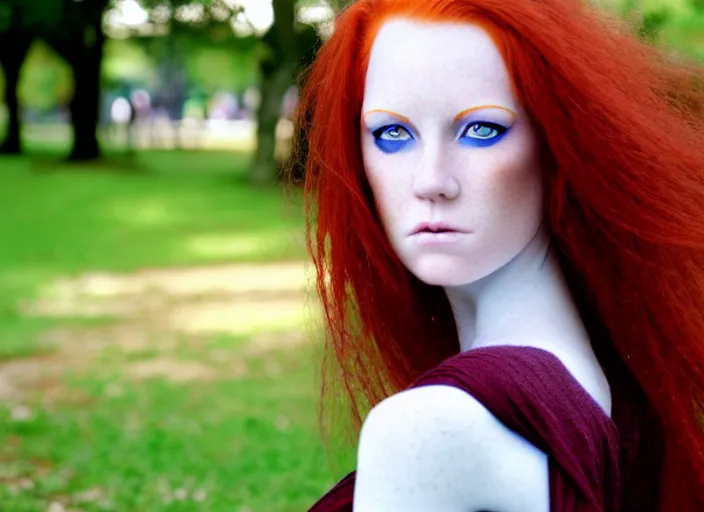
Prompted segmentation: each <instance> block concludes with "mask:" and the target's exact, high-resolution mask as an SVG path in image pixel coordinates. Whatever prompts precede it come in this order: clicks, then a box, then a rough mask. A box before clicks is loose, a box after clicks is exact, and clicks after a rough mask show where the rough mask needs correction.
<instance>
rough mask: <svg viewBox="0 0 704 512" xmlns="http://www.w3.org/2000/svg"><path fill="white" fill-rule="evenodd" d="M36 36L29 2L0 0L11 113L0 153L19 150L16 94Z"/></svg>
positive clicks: (0, 49)
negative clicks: (28, 11)
mask: <svg viewBox="0 0 704 512" xmlns="http://www.w3.org/2000/svg"><path fill="white" fill-rule="evenodd" d="M33 39H34V34H33V33H32V27H31V26H30V23H29V21H28V19H27V6H26V4H22V3H21V2H19V1H18V0H0V65H2V68H3V70H4V72H5V92H4V102H5V106H6V108H7V113H8V126H7V133H6V134H5V139H4V140H3V141H2V143H0V153H5V154H20V153H21V152H22V141H21V116H20V104H19V100H18V97H17V86H18V83H19V80H20V72H21V70H22V64H23V63H24V60H25V57H26V56H27V52H28V51H29V47H30V45H31V44H32V41H33Z"/></svg>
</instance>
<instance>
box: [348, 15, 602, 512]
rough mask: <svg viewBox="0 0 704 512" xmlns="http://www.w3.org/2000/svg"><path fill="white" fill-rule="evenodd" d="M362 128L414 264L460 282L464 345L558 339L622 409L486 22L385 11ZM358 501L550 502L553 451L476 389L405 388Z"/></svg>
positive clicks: (536, 506) (373, 424)
mask: <svg viewBox="0 0 704 512" xmlns="http://www.w3.org/2000/svg"><path fill="white" fill-rule="evenodd" d="M411 57H412V58H411ZM361 132H362V133H361V137H362V139H361V140H362V155H363V158H364V165H365V171H366V175H367V178H368V180H369V183H370V185H371V188H372V191H373V193H374V198H375V201H376V204H377V207H378V209H379V212H380V216H381V219H382V222H383V226H384V229H385V231H386V233H387V236H388V237H389V240H390V241H391V244H392V246H393V248H394V250H395V251H396V253H397V254H398V256H399V258H400V259H401V260H402V262H403V263H404V264H405V265H406V267H407V268H408V269H409V270H410V271H411V272H412V273H413V274H415V275H416V276H417V277H418V278H419V279H420V280H422V281H424V282H426V283H429V284H433V285H438V286H442V287H443V288H444V289H445V291H446V293H447V296H448V298H449V300H450V304H451V307H452V310H453V313H454V316H455V321H456V324H457V326H458V334H459V339H460V345H461V350H462V351H466V350H472V349H474V348H477V347H481V346H489V345H506V344H512V345H528V346H535V347H538V348H542V349H545V350H548V351H550V352H552V353H553V354H555V355H556V356H557V357H558V358H559V359H560V360H561V361H562V362H563V363H564V365H565V366H566V367H567V369H568V370H569V371H570V373H571V374H572V375H573V377H574V378H575V379H576V380H577V381H578V382H579V383H580V384H581V385H582V386H583V387H584V389H585V390H586V391H587V392H588V393H589V394H590V395H591V396H592V397H593V398H594V400H595V401H596V402H597V403H598V404H599V405H600V406H601V407H602V408H603V409H604V411H605V412H606V413H607V414H610V411H611V395H610V391H609V386H608V383H607V381H606V378H605V376H604V374H603V371H602V369H601V368H600V366H599V364H598V362H597V360H596V357H595V356H594V353H593V351H592V348H591V344H590V340H589V338H588V336H587V333H586V331H585V328H584V325H583V324H582V323H581V320H580V318H579V315H578V313H577V310H576V307H575V305H574V302H573V300H572V298H571V296H570V293H569V291H568V289H567V285H566V283H565V280H564V277H563V275H562V273H561V270H560V268H559V265H558V263H557V260H556V257H555V254H554V253H553V252H552V251H551V249H550V235H549V233H548V230H547V229H546V223H545V212H544V211H543V189H542V187H543V185H542V174H541V169H540V163H539V155H538V150H537V145H538V144H537V137H536V134H535V130H534V128H533V126H532V124H531V122H530V119H529V118H528V117H527V116H526V114H525V112H523V110H522V108H521V105H520V104H519V103H518V101H517V99H516V97H515V95H514V92H513V89H512V87H511V80H510V76H509V74H508V71H507V69H506V65H505V63H504V62H503V59H502V57H501V54H500V53H499V51H498V49H497V47H496V45H495V44H494V42H493V40H492V39H491V37H490V36H489V35H488V34H487V32H486V31H484V30H483V29H482V28H481V27H480V26H479V25H471V24H449V23H426V22H420V21H411V20H402V19H392V20H389V21H388V22H386V23H385V24H384V25H383V26H382V28H381V30H380V32H379V34H378V35H377V37H376V39H375V41H374V45H373V47H372V53H371V58H370V63H369V68H368V71H367V79H366V84H365V96H364V102H363V108H362V115H361ZM424 223H425V224H424ZM416 228H421V232H420V233H416ZM439 231H443V232H439ZM354 509H355V510H356V511H358V512H376V511H379V512H381V511H384V512H396V511H398V512H401V511H404V512H415V511H418V512H420V511H424V512H427V511H429V510H442V511H444V512H453V511H457V512H477V511H483V510H486V511H492V512H514V511H515V512H533V511H534V512H546V511H548V510H549V484H548V463H547V456H546V455H545V454H544V453H542V452H541V451H540V450H538V449H537V448H535V447H534V446H533V445H531V444H530V443H528V442H527V441H525V440H524V439H523V438H521V437H520V436H518V435H517V434H515V433H514V432H512V431H510V430H508V429H507V428H506V427H505V426H504V425H503V424H501V423H500V422H499V421H498V420H497V419H496V418H495V417H494V416H492V414H491V413H489V411H487V410H486V409H485V408H484V406H483V405H482V404H481V403H479V402H478V401H477V400H476V399H474V398H473V397H472V396H471V395H468V394H466V393H464V392H462V391H459V390H457V389H455V388H451V387H447V386H431V387H427V388H421V389H414V390H410V391H406V392H403V393H399V394H397V395H395V396H393V397H391V398H389V399H387V400H385V401H383V402H382V403H381V404H379V405H377V406H376V407H375V408H374V409H373V410H372V412H371V413H370V414H369V415H368V417H367V419H366V420H365V423H364V426H363V428H362V433H361V436H360V442H359V453H358V467H357V480H356V488H355V496H354Z"/></svg>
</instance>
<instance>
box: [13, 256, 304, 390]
mask: <svg viewBox="0 0 704 512" xmlns="http://www.w3.org/2000/svg"><path fill="white" fill-rule="evenodd" d="M306 289H307V287H306V272H305V267H304V264H303V263H301V262H292V263H277V264H261V265H255V264H247V265H245V264H242V265H226V266H215V267H202V268H179V269H168V270H145V271H140V272H135V273H130V274H109V273H90V274H85V275H82V276H79V277H77V278H72V279H61V280H57V281H55V282H51V283H47V286H46V287H45V289H44V290H43V291H42V293H41V295H40V298H39V300H37V301H35V302H33V303H30V304H26V305H24V306H23V307H22V312H23V313H24V314H26V315H28V316H39V317H51V318H56V319H68V318H82V319H92V320H93V321H91V322H82V325H80V326H71V327H59V328H55V329H52V330H50V331H49V332H47V333H45V337H46V339H45V341H46V342H48V343H50V344H51V345H52V346H54V347H56V351H55V352H54V353H52V354H50V355H45V356H37V357H31V358H26V359H21V360H15V361H9V362H6V363H4V364H0V400H12V401H20V400H21V399H22V397H23V396H24V394H25V393H26V392H27V391H30V390H37V389H38V388H41V389H42V390H43V392H45V394H46V396H51V391H52V389H55V388H58V387H60V386H58V383H59V382H60V380H61V375H63V374H65V373H66V372H69V371H75V370H81V369H82V368H85V367H87V366H90V365H91V364H92V362H93V361H95V360H97V358H99V357H101V355H103V354H105V353H106V351H113V352H115V351H118V352H121V353H123V354H130V353H139V352H145V351H151V352H153V353H154V354H153V355H154V356H153V357H152V358H150V359H149V360H147V361H135V362H132V363H130V365H129V367H127V368H125V371H126V373H127V374H129V375H130V376H131V377H133V378H149V377H156V376H159V377H165V378H168V379H171V380H174V381H180V382H183V381H189V380H204V379H209V378H213V376H214V372H215V370H214V368H216V367H218V366H220V367H226V368H227V369H228V373H229V375H230V376H231V375H233V374H234V375H236V374H237V372H238V371H239V372H246V369H245V370H242V361H228V360H227V358H228V357H230V356H231V354H230V353H227V352H226V351H222V350H221V351H219V352H218V350H217V349H210V350H209V352H208V353H207V354H206V357H205V361H204V360H202V358H200V357H199V358H197V359H198V360H188V358H183V357H181V358H176V357H174V351H176V349H182V348H183V347H187V348H188V347H190V348H191V349H193V350H195V351H198V350H201V349H203V347H202V344H203V343H205V340H208V339H212V338H213V337H214V336H227V337H231V338H237V339H242V340H246V341H243V345H242V349H241V353H242V354H243V355H246V354H257V353H262V352H266V351H268V350H272V349H276V348H280V347H283V346H292V345H297V344H300V343H304V342H305V340H306V335H305V326H306V323H307V321H310V320H311V316H310V315H311V311H312V308H311V307H310V300H309V297H308V296H307V294H306ZM203 350H204V349H203ZM201 351H202V350H201Z"/></svg>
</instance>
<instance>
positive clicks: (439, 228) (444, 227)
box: [411, 222, 465, 235]
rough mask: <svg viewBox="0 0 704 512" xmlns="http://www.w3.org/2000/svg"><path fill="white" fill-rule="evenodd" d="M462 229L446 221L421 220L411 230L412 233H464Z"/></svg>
mask: <svg viewBox="0 0 704 512" xmlns="http://www.w3.org/2000/svg"><path fill="white" fill-rule="evenodd" d="M464 232H465V231H462V230H461V229H459V228H457V227H455V226H452V225H450V224H446V223H444V222H421V223H420V224H418V225H417V226H416V227H414V228H413V231H411V235H418V234H421V233H438V234H439V233H464Z"/></svg>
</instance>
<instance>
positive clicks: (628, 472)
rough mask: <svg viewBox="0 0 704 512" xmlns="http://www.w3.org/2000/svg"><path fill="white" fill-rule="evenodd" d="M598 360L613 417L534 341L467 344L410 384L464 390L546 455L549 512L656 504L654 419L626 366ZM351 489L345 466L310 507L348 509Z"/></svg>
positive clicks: (634, 509)
mask: <svg viewBox="0 0 704 512" xmlns="http://www.w3.org/2000/svg"><path fill="white" fill-rule="evenodd" d="M600 361H601V363H602V366H603V367H604V371H605V373H606V375H607V377H608V378H609V383H610V386H611V393H612V398H613V405H612V416H611V418H609V416H608V415H607V414H606V413H605V412H604V411H603V410H602V409H601V407H600V406H599V405H598V404H597V403H596V402H595V401H594V399H593V398H592V397H591V395H589V394H588V393H587V391H586V390H585V389H584V388H583V387H582V386H581V385H580V384H579V383H578V382H577V381H576V380H575V379H574V377H573V376H572V375H571V374H570V373H569V371H568V370H567V368H566V367H565V366H564V365H563V364H562V362H561V361H560V360H559V359H558V358H557V357H556V356H554V355H553V354H552V353H550V352H547V351H545V350H541V349H538V348H533V347H513V346H496V347H484V348H478V349H474V350H470V351H467V352H464V353H461V354H458V355H456V356H454V357H451V358H450V359H448V360H446V361H444V362H443V363H441V364H440V365H438V366H437V367H436V368H434V369H433V370H431V371H429V372H427V373H426V374H425V375H423V376H422V377H421V378H420V379H418V381H417V382H416V383H415V384H414V385H413V386H412V387H420V386H429V385H437V384H440V385H448V386H453V387H456V388H459V389H461V390H464V391H466V392H467V393H469V394H471V395H472V396H473V397H475V398H476V399H477V400H478V401H480V402H481V403H482V404H483V405H484V406H485V407H486V408H487V409H488V410H489V411H490V412H491V413H492V414H493V415H494V416H495V417H496V418H498V419H499V420H500V421H501V422H502V423H503V424H504V425H506V426H507V427H508V428H509V429H511V430H513V431H514V432H516V433H517V434H519V435H520V436H522V437H524V438H525V439H527V440H528V441H529V442H531V443H532V444H533V445H534V446H536V447H537V448H538V449H540V450H541V451H543V452H544V453H546V454H548V461H549V472H550V474H549V477H550V510H551V511H552V512H578V511H584V512H587V511H588V512H598V511H604V512H612V511H613V512H617V511H628V512H640V511H643V512H646V511H647V512H652V511H655V510H657V497H658V489H657V483H658V480H659V478H658V477H659V469H660V463H661V456H662V446H661V443H660V436H659V434H658V430H657V427H656V425H657V421H656V420H655V417H654V415H652V413H651V412H650V410H649V409H648V407H647V405H646V404H647V402H646V401H645V399H644V397H643V395H642V393H640V391H639V389H638V387H637V385H635V381H634V380H633V379H632V378H630V377H629V375H628V373H627V371H626V369H625V367H624V366H623V365H621V364H619V362H618V360H617V359H616V358H614V357H613V356H611V357H609V358H608V360H606V359H603V358H600ZM605 361H606V364H605ZM353 493H354V473H350V474H349V475H347V476H346V477H345V478H344V479H343V480H342V481H341V482H340V483H338V484H337V485H336V486H335V487H334V488H333V489H332V491H330V493H328V494H327V495H326V496H324V497H323V498H322V499H321V500H320V501H318V503H316V504H315V505H314V506H313V508H312V509H310V512H351V511H352V497H353ZM497 512H500V511H497Z"/></svg>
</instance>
